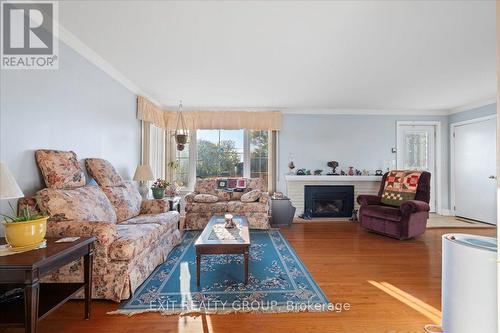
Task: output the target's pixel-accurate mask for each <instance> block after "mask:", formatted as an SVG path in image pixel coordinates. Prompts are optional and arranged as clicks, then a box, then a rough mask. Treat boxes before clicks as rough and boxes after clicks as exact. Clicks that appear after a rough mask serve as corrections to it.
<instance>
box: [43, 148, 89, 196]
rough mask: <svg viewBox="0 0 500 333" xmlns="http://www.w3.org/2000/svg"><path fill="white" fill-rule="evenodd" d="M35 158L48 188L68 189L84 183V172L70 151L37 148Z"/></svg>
mask: <svg viewBox="0 0 500 333" xmlns="http://www.w3.org/2000/svg"><path fill="white" fill-rule="evenodd" d="M35 159H36V162H37V164H38V168H39V169H40V172H41V173H42V176H43V179H44V181H45V185H46V186H47V187H49V188H56V189H68V188H76V187H81V186H84V185H85V174H84V173H83V171H82V169H81V168H80V163H78V159H77V158H76V154H75V153H74V152H72V151H60V150H45V149H41V150H37V151H36V152H35Z"/></svg>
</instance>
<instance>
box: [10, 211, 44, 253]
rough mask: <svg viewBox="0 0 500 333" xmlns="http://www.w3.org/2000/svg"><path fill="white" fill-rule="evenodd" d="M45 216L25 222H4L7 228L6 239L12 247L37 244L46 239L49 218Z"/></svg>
mask: <svg viewBox="0 0 500 333" xmlns="http://www.w3.org/2000/svg"><path fill="white" fill-rule="evenodd" d="M48 218H49V217H48V216H45V217H42V218H39V219H36V220H31V221H24V222H2V224H3V226H4V229H5V239H6V240H7V243H9V245H10V246H12V247H25V246H35V245H37V244H41V243H42V242H43V240H44V239H45V233H46V231H47V219H48Z"/></svg>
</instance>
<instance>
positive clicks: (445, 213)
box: [437, 209, 455, 216]
mask: <svg viewBox="0 0 500 333" xmlns="http://www.w3.org/2000/svg"><path fill="white" fill-rule="evenodd" d="M437 214H438V215H443V216H454V215H455V213H454V212H453V211H452V210H451V209H441V210H439V211H438V212H437Z"/></svg>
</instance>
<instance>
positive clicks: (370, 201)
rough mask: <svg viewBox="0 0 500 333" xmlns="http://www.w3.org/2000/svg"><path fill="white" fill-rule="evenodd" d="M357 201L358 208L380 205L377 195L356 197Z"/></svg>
mask: <svg viewBox="0 0 500 333" xmlns="http://www.w3.org/2000/svg"><path fill="white" fill-rule="evenodd" d="M357 201H358V204H360V206H367V205H380V198H379V197H378V196H377V195H366V194H362V195H358V199H357Z"/></svg>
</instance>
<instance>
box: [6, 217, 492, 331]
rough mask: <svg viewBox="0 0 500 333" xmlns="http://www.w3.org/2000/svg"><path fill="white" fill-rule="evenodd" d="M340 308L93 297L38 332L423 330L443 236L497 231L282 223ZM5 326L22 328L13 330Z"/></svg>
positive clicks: (431, 315) (432, 307)
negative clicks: (245, 308) (399, 234)
mask: <svg viewBox="0 0 500 333" xmlns="http://www.w3.org/2000/svg"><path fill="white" fill-rule="evenodd" d="M282 232H283V234H284V235H285V236H286V237H287V239H288V240H289V242H290V243H291V244H292V246H293V247H294V248H295V251H296V252H297V254H298V255H299V256H300V258H301V259H302V261H303V262H304V264H305V265H306V266H307V268H308V269H309V271H310V273H311V274H312V276H313V277H314V279H315V280H316V282H317V283H318V284H319V285H320V287H321V288H322V289H323V291H324V292H325V293H326V295H327V297H328V298H329V300H330V301H331V302H332V303H349V305H350V310H348V311H343V312H341V313H335V312H323V313H286V314H230V315H212V316H198V317H178V316H162V315H160V314H157V313H149V314H142V315H136V316H133V317H125V316H110V315H107V314H106V312H108V311H111V310H115V309H116V308H117V306H118V305H117V304H115V303H112V302H106V301H94V302H93V312H92V319H91V320H90V321H84V320H83V319H82V318H83V302H81V301H70V302H68V303H67V304H65V305H63V306H62V307H61V308H60V309H58V310H57V311H56V312H54V313H53V314H51V315H49V316H48V317H47V318H46V319H44V320H43V321H42V322H41V323H40V332H42V333H43V332H47V333H49V332H50V333H58V332H72V333H79V332H93V333H97V332H143V333H146V332H177V331H179V332H228V331H237V332H238V333H243V332H252V333H255V332H285V331H287V332H350V333H354V332H363V333H370V332H376V333H381V332H386V333H396V332H398V333H403V332H423V326H424V325H425V324H428V323H432V322H433V320H436V318H437V319H439V310H440V302H441V298H440V290H441V235H442V234H445V233H452V232H455V233H458V232H465V233H472V234H480V235H487V236H494V235H495V233H496V230H495V229H430V230H427V232H426V233H425V235H423V236H421V237H418V238H416V239H413V240H409V241H398V240H394V239H390V238H387V237H383V236H379V235H376V234H371V233H367V232H365V231H363V230H361V229H360V228H359V225H358V224H357V223H351V222H338V221H335V222H326V221H325V222H311V223H303V224H295V225H293V226H292V227H291V228H289V229H286V228H284V229H282ZM6 332H17V331H16V330H8V331H6Z"/></svg>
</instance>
